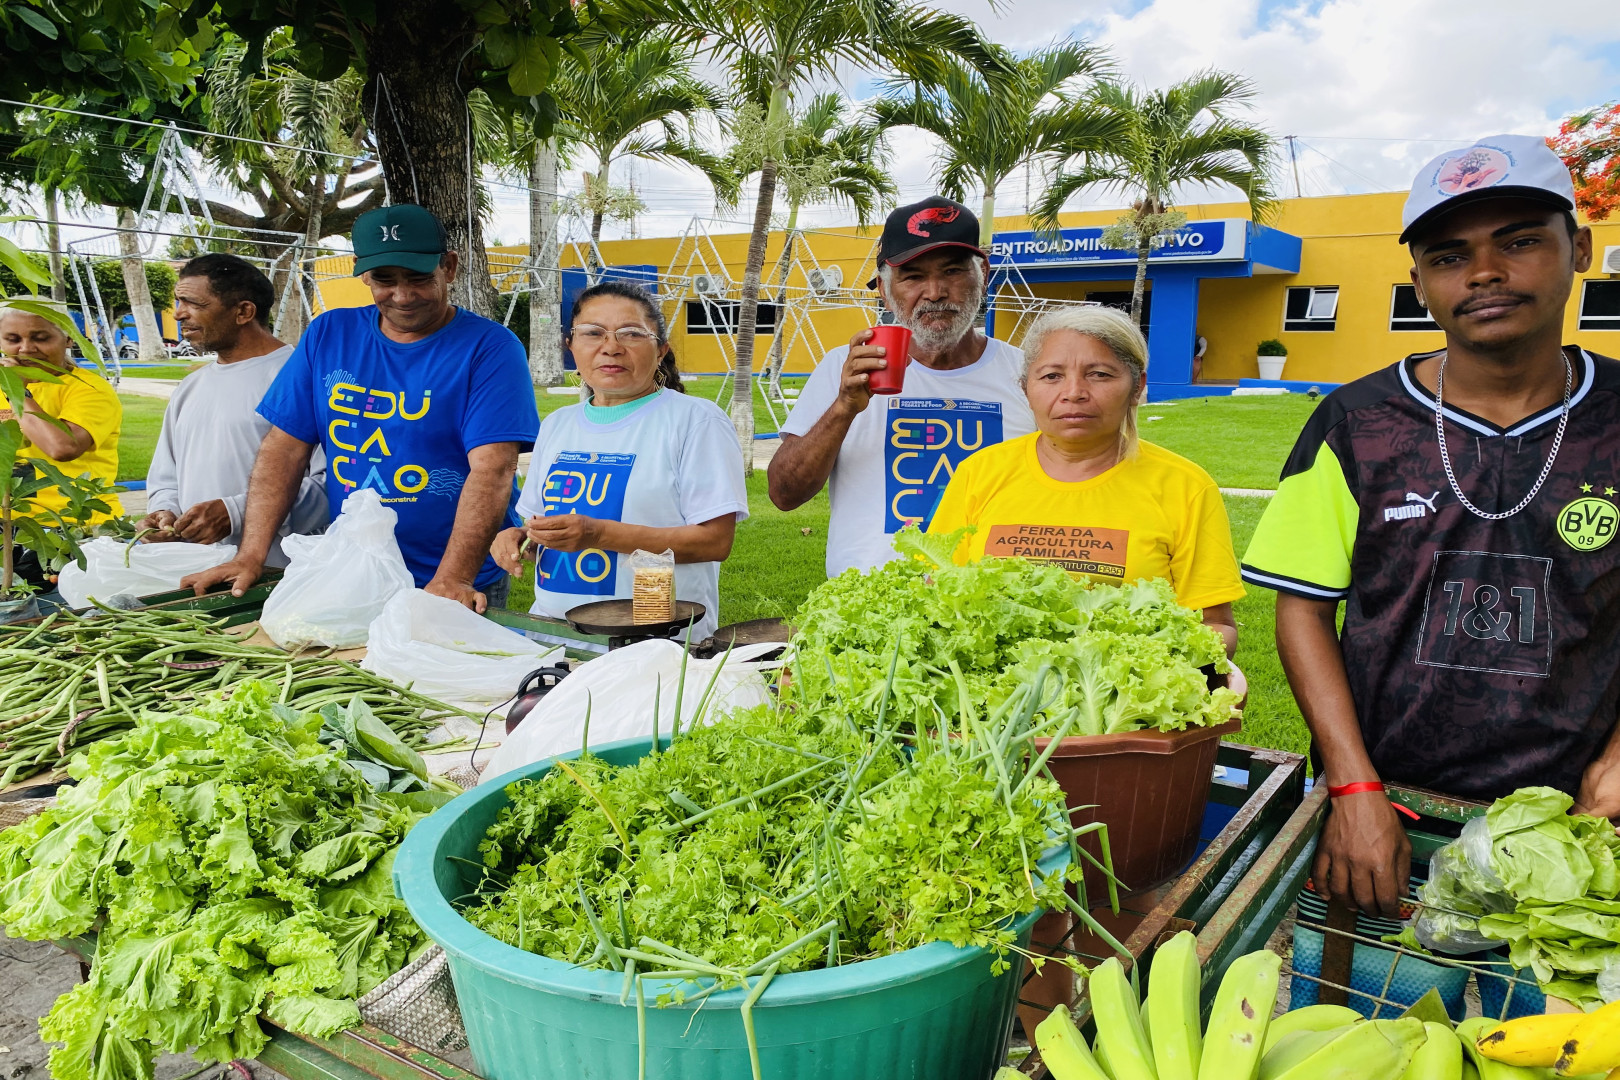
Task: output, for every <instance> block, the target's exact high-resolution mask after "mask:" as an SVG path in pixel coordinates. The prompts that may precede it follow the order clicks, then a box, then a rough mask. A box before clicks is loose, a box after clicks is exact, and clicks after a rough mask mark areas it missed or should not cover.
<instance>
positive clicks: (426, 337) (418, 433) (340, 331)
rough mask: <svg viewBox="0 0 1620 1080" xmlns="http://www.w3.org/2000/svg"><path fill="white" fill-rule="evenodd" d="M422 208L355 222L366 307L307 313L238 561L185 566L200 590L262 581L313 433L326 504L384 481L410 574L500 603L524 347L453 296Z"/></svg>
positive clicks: (524, 423) (511, 518) (527, 436)
mask: <svg viewBox="0 0 1620 1080" xmlns="http://www.w3.org/2000/svg"><path fill="white" fill-rule="evenodd" d="M447 248H448V245H447V244H446V242H445V234H444V227H443V226H442V225H440V224H439V220H438V219H437V218H435V217H434V216H433V215H432V214H431V213H429V212H428V211H427V210H424V209H423V208H422V207H420V206H411V205H408V204H401V205H396V206H385V207H382V208H381V209H377V210H372V211H370V212H369V213H365V214H362V215H361V216H360V217H359V219H358V220H356V221H355V223H354V255H355V261H354V272H355V275H356V276H357V277H359V278H360V279H361V280H363V281H364V282H365V283H366V286H367V287H368V288H369V289H370V290H371V298H372V300H373V301H374V305H373V306H371V307H360V308H334V309H332V310H330V311H327V312H325V313H323V314H322V315H320V316H319V317H317V318H316V319H315V320H314V321H313V322H311V323H310V325H309V329H308V330H306V331H305V332H304V336H303V338H302V339H301V340H300V341H299V343H298V348H297V350H296V351H295V352H294V353H293V355H292V358H291V359H289V360H288V361H287V364H286V366H285V367H283V368H282V369H281V372H280V374H279V375H277V376H276V381H275V382H274V383H272V384H271V386H270V389H269V391H268V392H267V393H266V394H265V396H264V400H263V401H262V402H260V403H259V415H260V416H262V417H264V418H265V419H266V420H268V421H269V422H270V425H271V427H270V431H269V433H268V434H266V435H265V437H264V442H263V444H262V445H261V446H260V448H259V454H258V457H257V458H256V459H255V461H254V465H253V476H252V479H251V480H250V481H249V484H248V496H247V508H246V512H245V520H244V523H243V527H242V543H241V547H240V548H239V549H238V552H237V556H236V558H235V559H234V560H232V561H231V562H228V563H225V564H224V565H222V566H216V567H214V568H213V569H211V570H207V571H204V572H203V573H201V574H195V575H193V576H192V577H189V578H187V579H186V581H185V584H187V585H189V586H192V587H193V588H195V589H196V590H197V592H198V593H199V594H200V593H202V592H203V591H205V590H206V589H207V588H208V587H210V586H212V585H215V584H218V583H220V582H227V581H228V582H230V583H231V585H232V589H233V591H234V592H235V593H236V594H237V595H241V594H242V592H243V591H245V590H246V589H247V588H248V587H249V586H250V585H252V584H253V583H254V582H255V581H257V580H258V578H259V574H260V572H261V571H262V570H263V567H264V560H265V556H266V553H267V552H268V551H269V549H270V544H271V542H272V541H273V540H274V539H275V535H276V527H277V525H278V524H279V523H280V522H281V521H282V520H283V519H284V518H285V517H286V516H287V511H288V509H289V508H290V507H291V505H292V501H293V498H294V496H295V495H296V494H297V492H298V484H299V480H300V479H301V478H302V476H303V475H304V471H305V468H306V466H307V465H308V464H309V459H310V455H311V454H312V453H313V452H314V449H315V447H316V446H317V445H319V446H322V447H323V448H324V449H325V452H326V462H327V469H326V494H327V501H328V503H329V504H330V511H331V515H332V517H333V518H336V517H337V515H338V514H339V513H340V512H341V511H342V509H343V502H344V500H345V499H346V498H348V496H349V494H350V493H351V492H354V491H357V490H359V489H360V488H371V489H373V490H375V491H377V492H378V493H379V494H380V495H381V496H382V500H383V502H384V503H386V504H387V505H388V506H389V507H390V508H392V509H393V510H394V512H395V513H396V514H398V515H399V521H398V524H397V525H396V526H395V529H394V535H395V537H396V538H397V539H398V541H399V547H400V551H401V553H402V554H404V556H405V565H406V566H407V567H409V569H410V571H411V574H412V576H413V577H414V578H415V579H416V584H417V587H418V588H421V589H425V590H426V591H428V592H430V593H433V594H434V595H436V596H446V597H449V598H451V599H453V600H456V601H458V602H459V603H462V604H465V605H466V606H467V607H469V608H472V609H473V610H475V611H483V610H484V609H485V607H486V606H487V605H493V606H496V607H500V606H504V604H505V600H506V592H507V589H508V587H509V581H508V579H507V577H506V572H505V571H503V570H502V569H501V568H500V567H498V566H496V565H495V562H494V560H493V559H491V558H490V557H489V545H490V541H491V540H493V539H494V537H495V534H496V532H498V531H499V530H500V529H501V528H503V527H507V526H516V525H517V524H518V518H517V514H516V513H515V512H514V510H513V506H514V505H515V503H516V501H517V496H518V488H517V483H516V475H517V457H518V453H519V452H520V451H522V450H525V449H527V448H529V447H531V446H533V445H534V438H535V435H536V434H538V432H539V430H540V418H539V414H538V412H537V410H536V409H535V403H534V388H533V386H532V384H531V383H530V381H529V368H528V361H527V356H526V354H525V352H524V348H523V345H522V343H520V342H519V341H518V339H517V337H516V336H515V335H513V333H512V332H511V331H510V330H508V329H506V328H505V327H504V326H501V325H500V324H499V323H495V322H491V321H490V320H489V319H486V318H483V317H482V316H479V315H475V314H473V313H472V312H470V311H466V310H464V309H461V308H458V307H456V306H455V305H453V304H451V303H450V283H451V282H452V281H454V280H455V277H456V269H457V261H456V253H455V252H453V251H450V250H448V249H447Z"/></svg>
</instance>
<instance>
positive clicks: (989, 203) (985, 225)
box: [979, 187, 996, 251]
mask: <svg viewBox="0 0 1620 1080" xmlns="http://www.w3.org/2000/svg"><path fill="white" fill-rule="evenodd" d="M995 235H996V189H995V188H993V187H986V188H985V189H984V207H983V209H982V210H981V211H980V212H979V246H980V247H982V248H984V250H986V251H989V250H990V242H991V241H992V240H993V239H994V238H995Z"/></svg>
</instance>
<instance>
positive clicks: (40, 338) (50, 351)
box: [0, 307, 124, 524]
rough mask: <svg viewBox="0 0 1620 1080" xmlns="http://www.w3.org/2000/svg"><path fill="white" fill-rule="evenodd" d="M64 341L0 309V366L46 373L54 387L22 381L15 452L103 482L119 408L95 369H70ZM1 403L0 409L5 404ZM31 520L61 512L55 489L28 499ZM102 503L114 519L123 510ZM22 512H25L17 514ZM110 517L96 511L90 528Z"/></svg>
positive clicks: (109, 477)
mask: <svg viewBox="0 0 1620 1080" xmlns="http://www.w3.org/2000/svg"><path fill="white" fill-rule="evenodd" d="M68 345H69V341H68V336H67V334H65V333H63V332H62V329H61V328H60V327H58V326H56V325H55V324H53V323H51V322H49V321H47V320H45V319H42V318H40V317H39V316H38V315H35V314H33V313H31V312H26V311H18V310H17V309H15V308H6V307H0V364H4V365H5V366H7V367H25V368H33V369H35V370H37V371H48V372H50V373H51V374H52V375H54V376H56V378H57V379H58V380H59V381H57V382H44V381H42V380H39V379H29V380H28V394H27V397H25V398H24V399H23V410H22V413H21V415H19V416H18V417H17V418H16V419H17V421H18V423H19V424H20V425H21V427H22V433H23V436H24V438H26V439H27V440H28V441H27V442H26V443H25V444H24V445H23V447H22V448H21V449H20V450H18V451H17V459H18V461H19V463H23V462H26V461H27V460H28V459H30V458H35V459H43V460H47V461H50V462H53V463H54V464H56V465H57V466H58V467H59V468H60V469H61V470H62V471H63V472H65V473H67V474H68V475H70V476H92V477H95V478H97V479H100V480H105V481H107V482H108V483H111V482H112V481H114V480H116V479H117V478H118V433H119V428H121V427H122V426H123V418H124V407H123V405H122V404H121V403H120V402H119V400H118V393H117V391H115V390H114V389H113V388H112V384H110V383H109V382H107V380H106V379H104V378H102V377H101V375H100V374H99V373H97V372H94V371H85V370H83V369H81V368H77V367H75V366H74V365H73V360H72V359H71V358H70V357H69V356H68ZM4 404H5V403H4V402H0V407H3V406H4ZM30 501H31V502H32V503H33V504H34V511H35V512H34V513H32V514H31V515H30V516H32V517H35V518H38V519H39V520H41V521H44V522H46V523H49V522H50V521H51V520H52V519H51V518H50V516H49V515H48V514H42V513H39V512H38V511H39V510H61V509H63V508H64V507H66V506H67V500H66V499H65V498H64V497H63V495H62V493H61V492H59V491H57V490H56V489H55V488H54V487H47V488H45V489H44V490H43V491H40V492H39V493H38V494H36V495H35V496H33V498H32V499H31V500H30ZM106 502H107V503H108V504H109V505H110V507H111V508H112V513H113V515H117V514H121V513H123V512H124V511H123V507H122V506H121V505H119V502H118V499H117V497H116V496H108V497H107V498H106ZM24 512H25V513H26V512H27V511H26V510H25V511H24ZM109 516H111V515H106V514H98V515H97V516H96V518H95V520H94V521H92V524H97V523H99V522H101V521H105V520H107V518H108V517H109Z"/></svg>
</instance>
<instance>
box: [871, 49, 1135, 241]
mask: <svg viewBox="0 0 1620 1080" xmlns="http://www.w3.org/2000/svg"><path fill="white" fill-rule="evenodd" d="M1000 51H1001V53H1002V63H1003V70H1001V71H991V72H989V73H986V72H984V71H981V70H979V69H977V68H975V67H973V66H972V65H969V64H965V63H962V62H961V61H959V60H957V61H947V62H946V63H945V65H944V72H943V76H944V77H943V78H942V79H941V80H940V81H938V82H937V83H933V84H927V83H921V82H918V81H915V80H906V79H892V80H890V81H889V84H888V87H887V91H886V94H885V96H884V97H882V98H880V99H879V100H878V101H876V102H874V103H873V105H872V118H873V121H874V122H875V123H876V124H877V126H878V127H879V128H881V129H884V130H887V129H890V128H896V127H915V128H920V129H921V130H923V131H926V132H928V133H929V134H931V135H933V136H934V137H935V138H936V139H938V140H939V142H940V152H939V166H940V173H939V186H940V190H941V192H942V193H943V194H945V195H948V196H950V197H951V198H953V199H957V200H959V201H960V200H963V199H966V198H967V197H968V191H969V189H970V187H971V188H974V189H977V191H978V192H979V193H981V194H982V195H983V197H984V209H985V212H984V214H983V215H982V216H981V219H980V222H979V224H980V229H981V234H980V243H981V245H983V246H986V247H988V245H989V243H990V236H991V232H992V230H993V228H994V226H995V222H994V210H995V198H996V190H997V188H999V187H1000V186H1001V183H1002V181H1004V180H1005V179H1006V178H1007V176H1008V175H1009V174H1010V173H1012V172H1013V171H1014V170H1015V169H1018V168H1020V167H1022V166H1026V165H1029V164H1031V163H1032V162H1034V161H1037V160H1040V159H1042V158H1047V157H1050V156H1052V155H1054V154H1058V153H1067V154H1071V155H1072V154H1077V153H1083V152H1086V151H1088V150H1094V149H1099V148H1101V147H1102V146H1103V145H1105V144H1106V142H1107V141H1108V140H1109V139H1112V138H1114V137H1116V136H1117V135H1118V134H1120V132H1121V129H1122V127H1123V122H1122V120H1121V118H1120V117H1119V116H1118V114H1116V113H1114V112H1112V111H1110V110H1106V109H1101V108H1098V107H1097V106H1095V105H1094V104H1093V103H1092V101H1091V99H1090V98H1089V96H1088V95H1087V94H1086V90H1087V87H1088V84H1089V81H1090V79H1091V78H1092V77H1094V76H1096V75H1099V74H1101V73H1103V72H1106V71H1107V70H1108V68H1109V60H1108V58H1107V57H1106V56H1105V55H1104V54H1103V53H1102V51H1101V50H1099V49H1097V48H1095V47H1094V46H1092V45H1089V44H1087V43H1085V42H1078V41H1066V42H1062V43H1060V44H1056V45H1052V46H1049V47H1048V48H1045V49H1041V50H1039V51H1037V52H1034V53H1031V54H1030V55H1028V56H1024V57H1017V56H1014V55H1012V53H1010V52H1007V51H1005V50H1000Z"/></svg>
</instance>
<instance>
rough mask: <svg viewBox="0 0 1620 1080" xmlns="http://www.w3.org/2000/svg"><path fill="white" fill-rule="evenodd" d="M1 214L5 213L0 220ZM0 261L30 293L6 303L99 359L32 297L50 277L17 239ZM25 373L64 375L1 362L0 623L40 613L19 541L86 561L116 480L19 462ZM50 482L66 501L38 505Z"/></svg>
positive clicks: (53, 557)
mask: <svg viewBox="0 0 1620 1080" xmlns="http://www.w3.org/2000/svg"><path fill="white" fill-rule="evenodd" d="M0 220H3V219H0ZM0 264H4V266H5V267H6V268H7V269H8V270H10V271H11V272H12V273H13V274H15V275H16V276H17V278H18V279H19V280H20V281H22V282H23V284H24V285H25V286H26V287H27V288H28V290H29V292H30V293H32V294H33V296H31V297H21V298H16V299H10V300H5V301H4V304H5V305H6V306H9V307H14V308H18V309H20V310H23V311H26V312H28V313H29V314H31V315H38V316H40V317H41V318H44V319H47V320H49V321H50V322H52V323H55V324H56V325H57V326H60V327H61V328H62V329H63V330H64V331H66V332H67V334H68V335H69V336H70V337H71V338H73V340H74V342H75V343H76V344H77V345H78V346H79V348H80V350H82V351H83V353H84V355H85V356H89V357H92V358H94V359H95V360H96V362H97V363H98V364H99V363H100V362H101V361H100V358H99V356H97V354H96V351H95V348H94V347H93V346H92V345H91V344H90V342H89V341H87V340H86V339H85V337H84V335H82V334H81V333H79V328H78V327H77V326H76V325H74V323H73V320H72V319H71V318H69V317H68V315H67V313H66V312H65V311H63V310H62V308H61V307H59V306H58V305H56V304H53V303H50V302H49V301H43V300H38V299H35V298H34V297H37V295H38V292H37V290H38V287H39V286H40V285H48V284H50V279H49V278H48V277H46V276H45V275H44V274H42V273H41V272H40V270H39V268H38V267H36V266H34V265H33V264H32V263H30V262H29V261H28V260H27V259H26V258H24V257H23V255H22V252H21V251H19V250H18V249H17V248H16V246H15V245H13V244H12V243H11V242H10V241H8V240H5V239H4V238H0ZM26 380H36V381H43V382H58V381H60V380H59V379H58V378H57V377H56V376H55V375H54V374H52V373H51V372H49V371H44V370H41V369H39V368H30V367H5V366H0V396H3V397H4V398H5V405H6V406H8V407H7V408H0V624H3V623H9V622H17V621H19V620H22V619H28V618H32V617H33V616H34V615H35V614H37V608H36V605H35V602H34V597H33V592H34V586H33V585H32V584H30V583H28V582H26V581H22V580H19V579H18V578H17V576H16V572H15V571H16V554H17V548H18V547H23V548H26V549H28V550H29V551H32V552H33V553H34V554H35V555H37V556H38V557H39V562H40V565H41V566H42V567H45V568H46V569H47V570H49V571H51V572H55V571H57V570H60V569H62V567H64V566H66V565H67V564H68V563H69V562H78V563H80V564H81V565H82V564H83V561H84V554H83V552H81V551H80V550H79V541H80V540H81V539H83V538H84V537H85V536H87V535H88V534H89V533H90V531H91V530H90V521H91V519H92V518H93V517H95V516H96V515H98V514H101V515H105V514H107V513H109V512H110V511H111V509H112V507H111V505H110V504H109V503H108V502H107V497H108V496H109V495H111V494H112V492H113V490H114V489H113V486H112V485H111V484H108V483H106V482H105V481H103V480H97V479H93V478H91V477H88V476H82V477H81V476H69V475H67V474H66V473H64V472H63V471H62V470H61V469H59V468H57V467H56V466H55V465H54V464H52V463H51V462H49V461H44V460H40V459H29V460H28V462H27V465H28V466H29V467H28V468H24V469H19V468H18V458H17V454H18V452H19V451H20V450H21V449H22V448H23V445H24V443H25V441H26V439H25V437H24V435H23V431H22V425H21V424H20V423H18V422H17V416H18V415H19V414H20V413H21V412H22V409H23V394H24V391H25V389H26ZM48 488H54V489H56V490H57V491H59V492H61V494H62V496H63V498H64V500H65V502H66V505H65V506H64V507H63V508H62V509H60V510H55V509H51V508H48V507H44V506H40V505H39V504H38V503H36V502H35V501H34V496H36V495H38V494H39V493H40V492H41V491H44V490H46V489H48Z"/></svg>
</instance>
